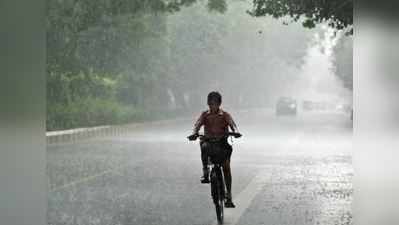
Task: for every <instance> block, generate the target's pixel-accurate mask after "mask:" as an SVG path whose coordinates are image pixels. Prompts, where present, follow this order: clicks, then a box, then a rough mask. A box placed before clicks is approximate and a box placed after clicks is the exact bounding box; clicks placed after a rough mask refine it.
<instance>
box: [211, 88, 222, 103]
mask: <svg viewBox="0 0 399 225" xmlns="http://www.w3.org/2000/svg"><path fill="white" fill-rule="evenodd" d="M212 100H214V101H216V102H217V103H219V104H222V95H221V94H220V93H219V92H217V91H212V92H210V93H209V94H208V104H209V102H210V101H212Z"/></svg>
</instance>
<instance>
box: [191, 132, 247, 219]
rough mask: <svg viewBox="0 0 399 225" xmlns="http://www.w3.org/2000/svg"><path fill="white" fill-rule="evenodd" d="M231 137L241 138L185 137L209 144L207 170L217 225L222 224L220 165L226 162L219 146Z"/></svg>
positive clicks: (222, 197)
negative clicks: (208, 170)
mask: <svg viewBox="0 0 399 225" xmlns="http://www.w3.org/2000/svg"><path fill="white" fill-rule="evenodd" d="M229 136H233V137H235V138H239V137H241V134H240V133H234V132H228V133H227V134H226V135H224V136H222V137H217V138H215V137H207V136H205V135H196V136H195V137H194V138H193V137H190V136H189V137H187V138H189V140H190V141H194V140H196V139H197V137H199V138H200V139H201V140H203V141H206V142H208V143H209V144H210V148H209V149H210V150H209V152H208V162H209V163H208V169H210V171H211V173H210V184H211V196H212V199H213V203H214V204H215V210H216V218H217V221H218V223H219V224H222V223H223V220H224V202H225V193H226V190H225V183H224V176H223V170H222V167H223V166H222V164H223V163H224V161H225V160H226V151H225V149H223V147H222V146H221V145H220V144H221V142H222V141H223V140H224V138H228V137H229Z"/></svg>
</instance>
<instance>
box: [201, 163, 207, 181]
mask: <svg viewBox="0 0 399 225" xmlns="http://www.w3.org/2000/svg"><path fill="white" fill-rule="evenodd" d="M202 172H203V175H202V177H201V183H203V184H209V170H208V167H204V168H203V169H202Z"/></svg>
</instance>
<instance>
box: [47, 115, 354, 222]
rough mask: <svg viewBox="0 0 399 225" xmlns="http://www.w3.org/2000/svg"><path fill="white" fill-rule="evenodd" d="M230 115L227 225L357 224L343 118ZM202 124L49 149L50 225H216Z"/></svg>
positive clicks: (157, 127) (146, 129)
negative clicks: (235, 132)
mask: <svg viewBox="0 0 399 225" xmlns="http://www.w3.org/2000/svg"><path fill="white" fill-rule="evenodd" d="M231 114H232V115H233V116H234V117H235V120H236V122H237V123H238V126H239V128H240V132H241V133H242V134H243V137H242V138H241V139H237V140H233V149H234V151H233V155H232V159H231V167H232V174H233V199H234V200H235V204H236V205H237V208H235V209H226V215H225V217H226V218H225V220H226V221H225V224H237V225H238V224H240V225H245V224H248V225H258V224H259V225H261V224H270V225H284V224H287V225H288V224H290V225H292V224H296V225H305V224H309V225H310V224H312V225H313V224H322V225H330V224H331V225H336V224H337V225H339V224H353V219H352V211H351V203H352V200H353V186H352V179H353V167H352V157H351V155H352V126H351V121H350V119H349V116H348V115H346V114H343V113H339V112H308V113H303V112H301V113H300V114H299V115H297V116H295V117H290V116H283V117H276V116H275V115H274V113H273V111H271V110H269V111H268V110H265V111H257V112H247V113H245V112H241V113H236V115H235V113H234V111H231ZM194 120H195V118H192V119H189V120H180V121H176V122H168V123H162V124H148V125H145V126H138V127H137V129H135V130H133V131H131V132H129V133H126V134H122V135H120V136H117V137H101V138H97V139H91V140H86V141H80V142H77V143H66V144H52V145H48V146H47V175H48V213H47V218H48V224H51V225H136V224H137V225H153V224H157V225H158V224H159V225H176V224H182V225H212V224H215V222H216V215H215V212H214V208H213V205H212V204H213V203H212V200H211V197H210V187H209V185H206V184H200V182H199V178H200V175H201V161H200V150H199V145H198V143H197V142H189V141H187V139H185V137H186V136H187V135H188V134H190V132H191V128H192V123H193V121H194Z"/></svg>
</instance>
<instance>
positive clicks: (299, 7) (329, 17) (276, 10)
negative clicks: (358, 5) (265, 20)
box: [249, 0, 353, 33]
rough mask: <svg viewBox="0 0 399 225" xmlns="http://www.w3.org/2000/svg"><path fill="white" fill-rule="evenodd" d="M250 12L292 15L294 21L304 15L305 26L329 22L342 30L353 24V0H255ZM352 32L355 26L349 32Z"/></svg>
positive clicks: (259, 14)
mask: <svg viewBox="0 0 399 225" xmlns="http://www.w3.org/2000/svg"><path fill="white" fill-rule="evenodd" d="M249 14H251V15H253V16H257V17H259V16H265V15H270V16H273V17H274V18H285V17H290V18H292V20H293V21H298V20H300V19H301V17H304V18H305V20H304V21H303V23H302V24H303V26H304V27H307V28H314V27H315V25H316V24H319V23H323V22H328V24H329V25H330V26H331V27H333V28H336V29H338V30H342V29H345V28H347V27H352V25H353V0H302V1H298V0H253V9H252V10H251V11H249ZM352 32H353V28H351V29H350V31H349V33H352Z"/></svg>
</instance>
